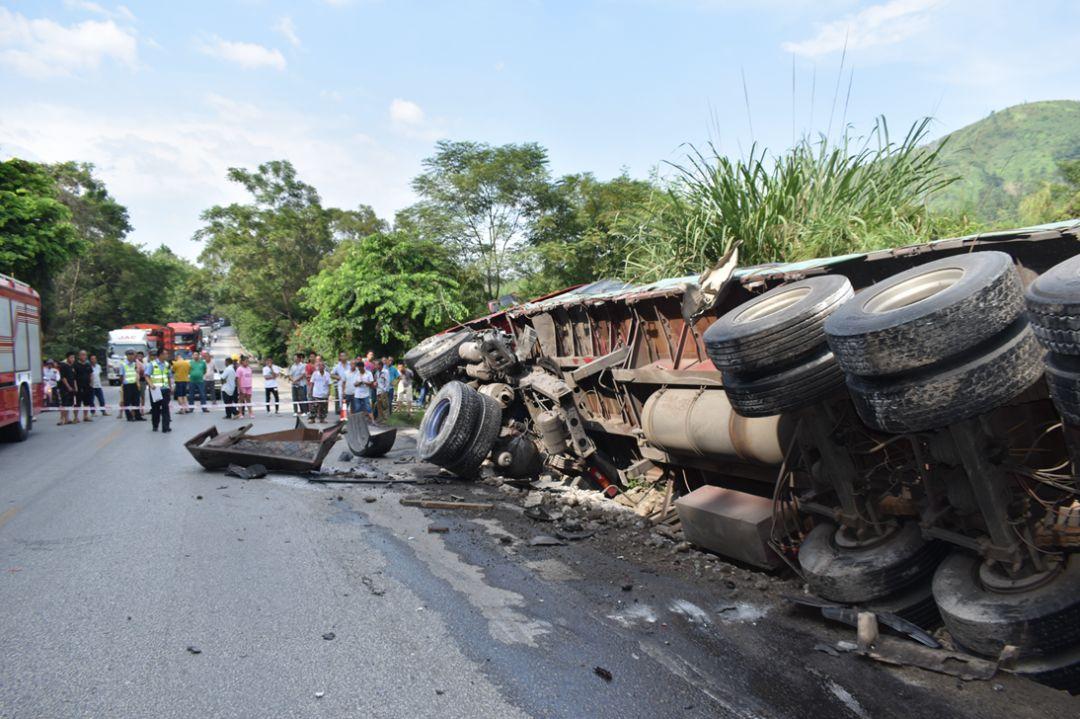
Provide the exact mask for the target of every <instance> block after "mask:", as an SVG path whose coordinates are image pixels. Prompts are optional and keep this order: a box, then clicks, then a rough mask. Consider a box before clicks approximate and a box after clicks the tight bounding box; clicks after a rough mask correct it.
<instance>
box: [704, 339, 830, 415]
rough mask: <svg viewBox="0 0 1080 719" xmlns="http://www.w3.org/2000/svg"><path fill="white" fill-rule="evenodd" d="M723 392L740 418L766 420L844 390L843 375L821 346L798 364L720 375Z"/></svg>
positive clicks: (726, 372) (826, 348)
mask: <svg viewBox="0 0 1080 719" xmlns="http://www.w3.org/2000/svg"><path fill="white" fill-rule="evenodd" d="M722 377H723V380H724V391H725V392H727V397H728V401H729V402H731V406H732V408H733V409H734V410H735V411H736V412H738V413H739V414H740V415H742V416H743V417H768V416H770V415H774V414H783V413H784V412H794V411H795V410H799V409H802V408H804V407H809V406H810V405H813V404H817V403H818V402H820V401H822V400H824V399H825V398H827V397H828V396H829V395H831V394H833V393H834V392H836V391H837V390H838V389H840V388H841V387H843V386H844V373H843V372H842V371H841V369H840V366H839V365H838V364H836V360H835V359H834V358H833V354H832V352H830V351H829V348H828V347H826V346H825V345H822V346H820V347H819V348H818V350H817V352H816V353H815V354H813V355H811V356H810V357H808V358H806V359H803V360H801V361H799V363H798V364H796V365H794V366H791V367H786V368H781V369H775V370H765V371H764V372H762V373H754V374H744V373H741V372H730V371H726V370H725V371H724V372H723V373H722Z"/></svg>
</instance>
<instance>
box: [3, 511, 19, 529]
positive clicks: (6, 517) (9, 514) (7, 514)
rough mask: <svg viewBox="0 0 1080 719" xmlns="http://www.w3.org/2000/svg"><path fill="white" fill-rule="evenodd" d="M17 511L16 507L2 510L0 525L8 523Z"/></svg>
mask: <svg viewBox="0 0 1080 719" xmlns="http://www.w3.org/2000/svg"><path fill="white" fill-rule="evenodd" d="M18 513H19V508H18V507H9V508H7V509H5V510H4V513H3V514H0V527H3V526H4V525H5V524H7V523H8V520H9V519H11V518H12V517H14V516H15V515H16V514H18Z"/></svg>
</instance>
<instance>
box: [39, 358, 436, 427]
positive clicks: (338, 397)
mask: <svg viewBox="0 0 1080 719" xmlns="http://www.w3.org/2000/svg"><path fill="white" fill-rule="evenodd" d="M252 362H253V360H252V359H251V358H249V357H247V356H245V355H237V356H234V357H227V358H225V366H224V369H223V370H222V371H221V373H220V377H218V378H216V379H215V377H214V369H213V363H212V359H211V356H210V353H209V352H207V351H203V352H201V353H195V354H194V355H193V356H187V355H181V356H178V357H177V358H176V359H171V358H170V354H169V352H168V351H166V350H153V351H151V352H150V356H149V357H147V356H146V355H145V354H144V353H143V352H136V351H134V350H131V349H129V350H127V352H126V353H125V356H124V359H123V361H122V363H121V367H120V383H121V405H120V408H119V409H120V410H122V412H120V411H118V412H117V415H118V417H124V418H125V419H126V420H127V421H129V422H145V421H146V416H145V415H146V414H147V411H146V406H147V404H149V414H150V420H151V424H152V428H153V431H155V432H157V431H159V429H160V431H161V432H166V433H167V432H171V431H172V427H171V424H172V414H171V409H170V405H171V403H172V401H173V400H174V399H175V401H176V404H177V406H178V408H179V413H180V414H188V413H191V412H194V411H195V409H196V407H195V405H196V403H199V404H200V405H201V409H202V411H203V412H209V411H211V410H210V408H208V406H207V405H208V403H209V404H210V405H216V404H217V403H218V402H217V400H216V397H215V394H216V393H215V389H216V388H218V387H217V385H216V382H220V387H219V388H220V394H221V402H222V403H223V404H224V409H225V418H226V419H239V418H243V417H252V416H254V411H255V404H254V402H253V399H252V392H253V384H254V383H253V376H254V371H253V369H252V366H251V365H252ZM257 364H259V365H260V371H261V374H262V378H263V394H264V396H263V401H264V403H265V406H266V412H267V414H271V413H273V414H280V411H281V399H280V395H279V393H278V381H279V380H280V379H286V380H288V381H289V383H290V384H291V387H292V406H293V413H294V414H295V415H296V416H298V417H300V416H307V418H308V420H309V421H311V422H316V423H322V422H326V420H327V416H328V414H329V406H330V401H331V399H333V401H334V413H335V415H342V414H344V413H357V414H363V415H365V416H366V417H367V419H368V420H369V421H371V422H375V423H383V422H385V421H386V420H387V419H388V418H389V415H390V413H391V412H393V411H395V409H404V410H407V411H411V410H412V409H413V406H414V404H413V383H414V377H413V372H412V370H410V369H409V368H408V367H406V366H405V364H404V363H403V362H398V363H395V362H394V358H393V357H382V358H376V357H375V353H374V352H368V353H367V354H366V355H363V356H361V355H357V356H356V357H355V358H352V359H350V358H349V356H348V353H346V352H340V353H339V354H338V360H337V363H336V364H335V365H334V366H333V367H327V364H326V361H325V360H324V359H323V357H322V355H319V354H316V353H315V352H310V353H308V354H307V355H306V356H305V355H304V354H303V353H297V354H296V356H295V361H294V362H293V364H291V365H290V366H289V367H288V368H287V369H285V368H282V367H279V366H278V365H276V364H274V362H273V360H271V359H270V358H264V359H263V360H262V362H261V363H257ZM103 371H104V368H103V367H102V366H101V365H100V364H99V363H98V361H97V356H96V355H89V356H88V354H87V352H86V351H85V350H83V351H80V352H77V353H76V352H69V353H68V354H67V355H66V357H65V359H64V360H63V361H62V362H54V361H53V360H51V359H50V360H46V361H45V368H44V372H43V382H44V385H45V391H46V398H47V403H48V404H49V406H51V407H55V408H56V409H58V411H59V415H60V419H59V421H58V422H57V424H60V425H65V424H74V423H77V422H79V421H80V417H79V415H80V412H81V413H82V420H81V421H84V422H89V421H91V416H92V415H93V416H96V414H97V412H98V411H100V412H101V413H102V414H103V415H106V416H107V415H108V414H109V413H108V411H107V410H106V408H107V405H106V402H105V394H104V391H103V389H102V377H101V375H102V372H103ZM422 395H423V392H422V393H421V396H422ZM148 400H149V401H148ZM95 403H96V404H95ZM271 404H272V405H273V410H271Z"/></svg>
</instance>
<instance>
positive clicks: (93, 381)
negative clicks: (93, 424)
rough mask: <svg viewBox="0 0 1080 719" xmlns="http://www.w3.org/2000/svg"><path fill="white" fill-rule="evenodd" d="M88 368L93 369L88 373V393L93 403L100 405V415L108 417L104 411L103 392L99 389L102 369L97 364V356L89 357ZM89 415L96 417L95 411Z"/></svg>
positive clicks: (91, 411) (92, 410)
mask: <svg viewBox="0 0 1080 719" xmlns="http://www.w3.org/2000/svg"><path fill="white" fill-rule="evenodd" d="M90 367H92V368H93V370H92V371H91V373H90V391H91V392H92V393H93V397H94V402H96V403H97V404H99V405H101V414H103V415H105V416H106V417H108V416H109V413H108V412H106V411H105V390H104V389H102V387H101V370H102V367H101V365H99V364H98V361H97V355H90ZM90 406H91V407H93V406H94V404H93V403H91V405H90ZM90 414H92V415H94V416H97V410H96V409H91V410H90Z"/></svg>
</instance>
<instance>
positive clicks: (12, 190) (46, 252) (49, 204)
mask: <svg viewBox="0 0 1080 719" xmlns="http://www.w3.org/2000/svg"><path fill="white" fill-rule="evenodd" d="M84 247H85V242H84V240H83V239H82V238H81V237H80V236H79V233H78V232H77V231H76V229H75V226H74V225H73V224H72V222H71V210H69V209H68V208H67V207H66V206H65V205H64V203H63V202H61V200H60V198H59V191H58V189H57V186H56V182H55V180H54V179H53V178H52V176H51V175H50V174H49V172H48V170H47V168H46V167H44V166H43V165H39V164H36V163H33V162H27V161H26V160H20V159H18V158H13V159H11V160H6V161H4V162H0V273H3V274H7V275H12V276H14V277H17V278H18V279H20V280H22V281H24V282H28V283H29V284H30V285H31V286H33V287H34V288H35V289H36V290H38V291H39V292H46V291H48V289H49V287H50V286H51V284H52V283H51V280H52V278H53V275H54V273H55V272H56V271H57V270H59V269H60V268H61V267H63V266H64V263H66V262H67V261H68V259H70V258H71V257H72V256H74V255H77V254H78V253H79V252H81V251H82V250H83V249H84ZM46 319H47V320H48V319H49V316H48V313H47V312H46Z"/></svg>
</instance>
